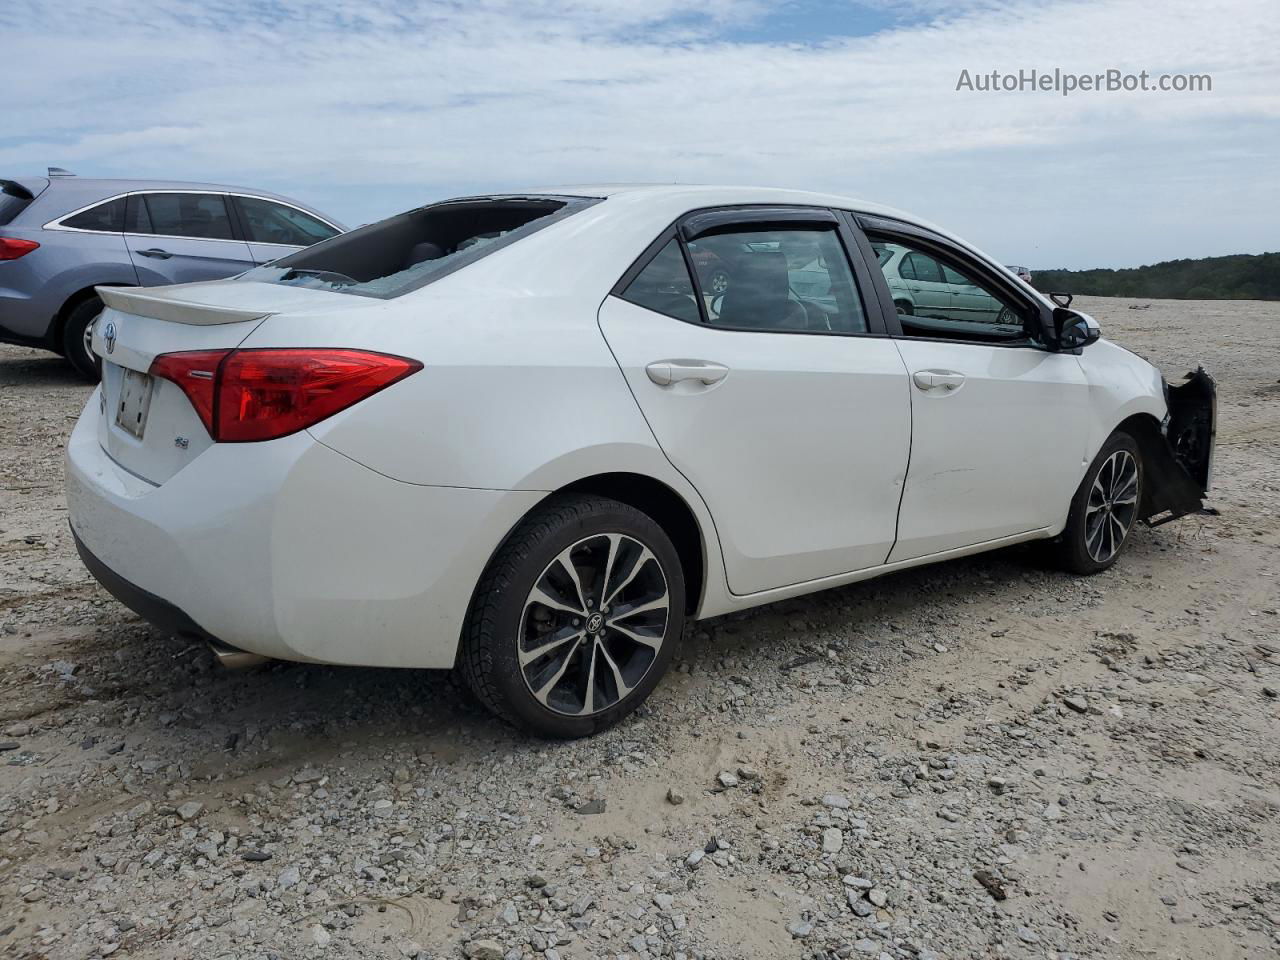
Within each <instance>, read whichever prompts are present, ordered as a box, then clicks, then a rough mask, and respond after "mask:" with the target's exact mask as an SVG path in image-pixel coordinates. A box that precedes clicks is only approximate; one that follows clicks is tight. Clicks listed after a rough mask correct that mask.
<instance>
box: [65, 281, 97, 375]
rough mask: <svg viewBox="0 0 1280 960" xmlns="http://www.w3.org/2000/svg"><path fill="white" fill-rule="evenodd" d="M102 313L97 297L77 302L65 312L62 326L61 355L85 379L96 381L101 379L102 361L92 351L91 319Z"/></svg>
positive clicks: (95, 318)
mask: <svg viewBox="0 0 1280 960" xmlns="http://www.w3.org/2000/svg"><path fill="white" fill-rule="evenodd" d="M100 313H102V301H101V300H99V299H98V298H97V297H89V299H87V300H84V301H82V302H81V303H77V304H76V305H75V306H74V307H72V308H71V310H70V311H69V312H68V313H67V321H66V324H65V325H64V326H63V328H62V353H63V356H65V357H66V358H67V360H68V361H69V362H70V363H71V365H72V366H73V367H75V368H76V372H77V373H79V374H80V375H81V376H82V377H84V378H85V379H86V380H89V381H90V382H91V383H97V382H98V381H99V380H100V379H102V361H101V360H99V359H98V355H97V354H96V353H94V352H93V347H92V343H93V321H95V320H97V319H98V315H99V314H100Z"/></svg>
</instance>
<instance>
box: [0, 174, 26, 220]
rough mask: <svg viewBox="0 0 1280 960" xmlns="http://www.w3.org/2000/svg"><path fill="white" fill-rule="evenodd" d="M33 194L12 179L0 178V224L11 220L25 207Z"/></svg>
mask: <svg viewBox="0 0 1280 960" xmlns="http://www.w3.org/2000/svg"><path fill="white" fill-rule="evenodd" d="M32 199H34V198H33V196H32V194H31V191H30V190H28V189H27V188H26V187H24V186H23V185H22V184H20V183H15V182H14V181H12V180H0V226H4V224H6V223H11V222H13V218H14V217H16V216H17V215H18V214H20V213H21V212H22V211H23V210H25V209H27V205H28V204H29V203H31V201H32Z"/></svg>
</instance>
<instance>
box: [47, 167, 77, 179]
mask: <svg viewBox="0 0 1280 960" xmlns="http://www.w3.org/2000/svg"><path fill="white" fill-rule="evenodd" d="M49 176H51V177H74V176H75V174H74V173H72V172H71V171H70V170H63V169H62V168H61V167H50V168H49Z"/></svg>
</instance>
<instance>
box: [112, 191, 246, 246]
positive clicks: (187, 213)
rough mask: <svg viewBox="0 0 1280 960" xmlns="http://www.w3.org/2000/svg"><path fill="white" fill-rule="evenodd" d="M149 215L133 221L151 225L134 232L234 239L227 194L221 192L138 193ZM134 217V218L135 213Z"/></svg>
mask: <svg viewBox="0 0 1280 960" xmlns="http://www.w3.org/2000/svg"><path fill="white" fill-rule="evenodd" d="M137 196H138V197H139V199H141V200H142V204H141V206H142V207H143V208H144V209H145V211H146V219H145V221H144V220H139V222H137V223H135V224H133V225H134V226H138V227H142V226H143V225H144V224H145V225H146V226H147V227H149V229H138V230H134V231H131V232H136V233H153V234H155V235H156V236H161V237H192V238H194V239H197V240H230V239H231V238H232V237H231V217H230V215H229V214H228V213H227V201H226V198H225V197H223V196H222V195H221V194H218V193H144V194H139V195H137ZM130 219H133V218H132V217H131V218H130Z"/></svg>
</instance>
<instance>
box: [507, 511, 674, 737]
mask: <svg viewBox="0 0 1280 960" xmlns="http://www.w3.org/2000/svg"><path fill="white" fill-rule="evenodd" d="M668 607H669V600H668V592H667V577H666V574H665V573H664V572H663V569H662V564H661V563H659V562H658V558H657V557H655V556H654V554H653V552H652V551H651V550H650V549H649V548H648V547H646V546H645V545H644V544H643V543H641V542H640V541H639V540H636V539H635V538H633V537H630V536H627V535H626V534H621V533H601V534H596V535H594V536H590V537H587V538H585V539H583V540H579V541H578V542H577V543H575V544H573V545H572V546H570V547H568V548H567V549H565V550H563V551H561V552H560V553H559V554H558V555H557V556H556V557H555V559H554V560H552V561H551V562H550V563H549V564H547V566H546V567H545V569H543V571H542V573H541V574H540V575H539V576H538V579H537V580H536V581H534V585H533V589H532V590H530V591H529V596H528V598H527V599H526V600H525V604H524V612H523V614H522V615H521V617H520V633H519V636H518V638H517V648H516V649H517V655H518V661H519V664H520V672H521V674H522V675H523V677H524V682H525V685H526V686H527V687H528V688H529V692H530V693H532V694H533V696H534V698H535V699H537V700H538V702H540V703H541V704H542V705H543V706H545V707H546V708H547V709H548V710H551V711H553V712H555V713H559V714H564V715H567V716H575V717H582V716H590V715H592V714H596V713H600V712H601V711H603V710H607V709H609V708H610V707H612V706H613V705H614V704H616V703H618V701H620V700H622V699H623V698H624V697H626V696H627V694H629V693H630V692H631V691H632V690H634V689H635V688H636V687H637V686H639V685H640V683H641V681H642V680H643V679H644V678H645V676H646V675H647V674H648V673H649V670H650V669H651V668H652V666H653V664H654V663H655V662H656V661H657V659H658V652H659V651H660V650H661V649H662V644H663V643H664V642H665V640H666V634H667V619H668V613H669V610H668Z"/></svg>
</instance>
